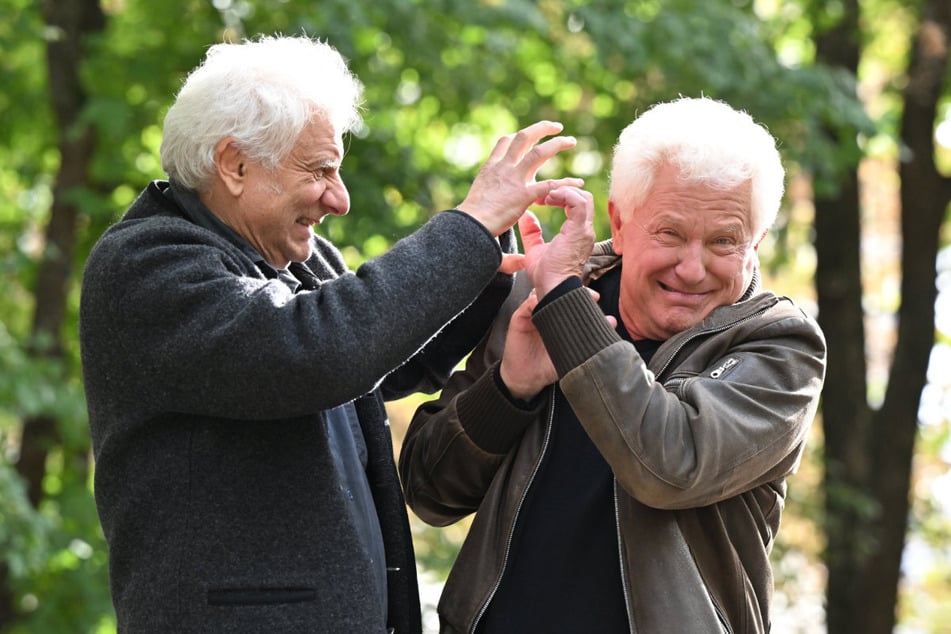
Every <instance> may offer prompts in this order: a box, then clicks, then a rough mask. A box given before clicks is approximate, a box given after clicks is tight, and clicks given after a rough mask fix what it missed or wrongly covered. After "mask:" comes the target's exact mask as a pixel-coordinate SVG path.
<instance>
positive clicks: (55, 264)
mask: <svg viewBox="0 0 951 634" xmlns="http://www.w3.org/2000/svg"><path fill="white" fill-rule="evenodd" d="M43 17H44V20H45V22H46V24H47V25H48V26H49V27H50V28H51V33H52V36H51V38H50V39H49V40H48V44H47V72H48V74H49V95H50V102H51V106H52V110H53V114H54V117H55V119H56V123H57V125H58V128H59V142H58V146H59V147H58V149H59V154H60V169H59V174H58V176H57V179H56V183H55V185H54V186H53V204H52V208H51V210H50V221H49V225H48V226H47V228H46V239H45V248H44V250H43V255H42V260H41V262H40V264H39V270H38V274H37V279H36V287H35V288H34V297H35V305H34V306H35V307H34V311H35V312H34V316H33V327H32V333H31V343H30V352H31V354H33V355H34V356H37V357H46V358H50V359H53V360H61V359H62V358H63V344H62V328H63V324H64V322H65V319H66V298H67V296H68V292H69V284H70V280H71V275H72V266H73V252H74V247H75V243H76V231H77V224H76V221H77V218H78V217H79V214H80V210H79V208H78V206H77V205H76V202H75V197H74V196H72V194H73V193H74V192H75V191H76V190H77V189H78V188H80V187H83V186H85V185H86V183H87V182H88V174H89V165H90V162H91V159H92V155H93V151H94V145H95V137H94V133H93V131H92V130H91V129H90V128H89V127H87V126H86V125H85V124H84V123H83V122H82V120H81V115H82V112H83V108H84V107H85V104H86V94H85V92H84V90H83V88H82V85H81V79H80V63H81V60H82V49H83V41H84V39H85V37H86V36H87V35H88V34H89V33H92V32H96V31H100V30H102V29H103V28H104V27H105V15H104V14H103V12H102V9H101V8H100V6H99V1H98V0H73V1H70V2H62V1H59V0H45V1H44V2H43ZM59 442H60V439H59V433H58V423H57V421H56V420H55V419H54V418H53V417H51V416H45V415H41V416H35V417H31V418H27V419H25V420H24V421H23V434H22V440H21V446H20V458H19V460H18V461H17V464H16V468H17V472H18V473H19V474H20V475H21V476H23V478H24V480H25V481H26V489H27V495H28V497H29V500H30V501H31V502H32V503H33V505H34V506H36V505H38V504H39V502H40V500H41V499H42V496H43V478H44V476H45V474H46V460H47V456H48V455H49V452H50V450H51V449H52V448H53V447H55V446H56V445H57V444H59ZM16 613H17V611H16V606H15V597H14V596H13V592H12V590H11V587H10V579H9V571H8V570H7V569H6V567H0V629H3V628H5V627H6V626H7V625H9V624H11V623H12V622H13V621H14V620H15V619H16Z"/></svg>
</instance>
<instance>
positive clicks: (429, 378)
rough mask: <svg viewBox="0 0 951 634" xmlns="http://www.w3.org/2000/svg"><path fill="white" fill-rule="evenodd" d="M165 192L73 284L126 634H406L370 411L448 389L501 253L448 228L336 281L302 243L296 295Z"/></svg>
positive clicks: (403, 566) (376, 420)
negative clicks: (376, 558)
mask: <svg viewBox="0 0 951 634" xmlns="http://www.w3.org/2000/svg"><path fill="white" fill-rule="evenodd" d="M167 189H168V183H166V182H164V181H156V182H153V183H152V184H150V185H149V186H148V187H147V188H146V189H145V190H144V191H143V192H142V194H141V195H140V196H139V198H138V199H137V200H136V201H135V202H134V203H133V205H132V206H131V207H130V209H129V211H128V213H127V214H126V215H125V217H124V218H123V219H122V220H121V221H120V222H118V223H117V224H116V225H114V226H113V227H111V228H110V229H109V230H108V231H106V232H105V233H104V235H103V236H102V237H101V238H100V240H99V242H98V243H97V245H96V246H95V248H94V249H93V251H92V253H91V254H90V256H89V259H88V261H87V264H86V268H85V272H84V276H83V286H82V295H81V305H80V344H81V352H82V362H83V373H84V381H85V388H86V395H87V401H88V409H89V422H90V429H91V433H92V441H93V448H94V452H95V457H96V473H95V494H96V502H97V506H98V510H99V514H100V518H101V521H102V526H103V530H104V532H105V536H106V539H107V541H108V544H109V554H110V576H111V589H112V594H113V602H114V605H115V609H116V614H117V618H118V625H119V631H120V632H130V633H134V634H143V633H146V634H147V633H151V632H155V633H162V634H170V633H186V632H247V633H252V632H253V633H261V632H269V633H270V632H311V633H312V632H321V633H323V632H360V633H369V632H384V631H386V630H387V629H388V628H393V629H395V631H396V632H397V633H399V634H402V633H404V632H419V631H420V629H421V626H420V609H419V597H418V589H417V582H416V571H415V563H414V555H413V548H412V541H411V536H410V533H409V526H408V522H407V516H406V510H405V506H404V502H403V498H402V495H401V491H400V486H399V481H398V478H397V475H396V469H395V466H394V461H393V447H392V440H391V437H390V431H389V423H388V421H387V418H386V412H385V410H384V407H383V402H384V399H388V398H395V397H399V396H403V395H405V394H408V393H410V392H413V391H427V392H431V391H434V390H436V389H438V388H439V387H441V385H442V384H443V383H444V382H445V380H446V378H447V377H448V375H449V373H450V372H451V370H452V368H453V367H454V366H455V364H456V363H457V362H458V361H459V360H460V359H461V358H462V357H463V356H464V355H465V354H466V353H467V352H468V351H469V350H470V349H471V348H472V347H473V346H474V345H475V344H476V343H477V342H478V340H479V339H480V338H481V336H482V335H483V334H484V333H485V331H486V330H487V328H488V326H489V323H490V321H491V319H492V317H493V316H494V314H495V311H496V310H497V308H498V306H499V305H500V304H501V302H502V301H503V299H504V297H505V295H506V294H507V292H508V290H509V288H510V286H511V279H510V278H509V277H508V276H502V275H497V274H496V271H497V269H498V265H499V262H500V248H499V242H498V241H497V240H496V239H495V238H493V237H492V236H491V235H490V234H489V233H488V232H487V231H486V230H485V229H484V228H483V227H482V226H481V225H480V224H478V223H477V222H475V221H474V220H473V219H471V218H470V217H468V216H467V215H465V214H463V213H461V212H457V211H452V210H450V211H446V212H442V213H440V214H438V215H436V216H435V217H434V218H432V219H431V220H430V221H429V222H428V223H427V224H425V225H424V226H423V227H422V228H421V229H419V230H418V231H416V232H415V233H413V234H412V235H410V236H409V237H407V238H404V239H403V240H401V241H400V242H398V243H397V244H396V245H395V246H394V247H393V249H392V250H391V251H389V252H388V253H386V254H385V255H383V256H381V257H379V258H377V259H375V260H373V261H371V262H368V263H367V264H365V265H363V266H361V267H360V268H359V269H357V270H356V271H348V270H347V268H346V266H345V265H344V262H343V260H342V258H341V256H340V253H339V252H338V251H337V250H336V249H335V248H334V247H333V246H332V245H331V244H330V243H329V242H327V241H325V240H323V239H321V238H319V237H317V236H315V237H314V242H315V246H314V254H313V256H312V257H311V258H310V259H309V260H308V261H307V262H306V263H305V265H293V266H292V272H293V273H294V274H295V276H297V277H298V278H299V279H301V281H302V282H303V284H304V290H302V291H299V292H297V293H296V294H295V293H292V292H291V291H290V290H289V289H288V287H287V286H286V285H285V284H284V283H283V282H281V281H279V280H277V279H268V278H267V277H265V275H264V274H263V273H262V272H261V271H260V270H259V269H258V268H257V267H256V266H255V264H254V262H253V261H252V260H251V259H250V258H248V257H247V255H246V254H245V253H244V252H243V251H242V250H241V249H240V248H238V246H236V245H235V244H234V243H232V242H231V241H229V240H228V239H226V238H225V237H223V236H221V235H218V234H216V233H214V232H212V231H209V230H208V229H205V228H202V227H200V226H197V225H196V224H194V223H193V222H192V221H191V220H189V218H188V217H187V215H186V214H185V213H184V212H183V210H182V209H180V208H179V207H178V206H177V205H176V204H175V203H174V202H173V200H172V199H171V198H170V197H169V196H167V195H166V191H167ZM506 237H507V238H510V237H511V236H510V235H509V236H506ZM504 242H506V243H508V244H510V240H504ZM477 298H478V299H477ZM474 300H475V301H474ZM447 323H448V324H449V325H448V326H447V325H446V324H447ZM434 335H435V336H434ZM346 402H353V403H354V405H355V408H356V411H357V414H358V417H359V423H360V427H361V429H362V433H363V437H364V440H365V443H366V453H367V467H366V471H367V476H368V479H369V482H370V487H371V491H372V493H373V498H374V504H375V506H376V510H377V514H378V516H379V520H380V525H381V529H382V534H383V540H384V545H385V551H386V566H387V570H388V574H387V586H388V594H389V606H388V612H389V615H388V619H387V622H386V623H384V616H383V615H382V614H380V608H379V605H380V603H379V599H378V598H377V597H374V596H370V595H371V594H372V593H370V592H368V591H367V588H370V587H372V581H371V580H372V575H373V567H372V565H371V564H370V562H369V561H368V557H367V556H365V555H366V553H365V552H364V550H365V549H363V548H362V547H361V545H360V543H359V540H358V539H357V536H356V532H357V531H356V530H355V527H354V525H353V521H354V520H353V518H352V516H351V514H350V513H348V512H347V510H346V509H347V508H348V507H347V504H348V502H347V500H346V499H345V493H344V492H343V491H342V490H341V486H340V484H339V482H338V481H337V473H338V472H337V470H335V468H334V459H335V457H334V455H333V452H332V451H331V449H330V443H329V442H328V435H327V433H326V432H327V430H326V425H325V418H324V411H325V410H327V409H330V408H332V407H335V406H337V405H340V404H342V403H346Z"/></svg>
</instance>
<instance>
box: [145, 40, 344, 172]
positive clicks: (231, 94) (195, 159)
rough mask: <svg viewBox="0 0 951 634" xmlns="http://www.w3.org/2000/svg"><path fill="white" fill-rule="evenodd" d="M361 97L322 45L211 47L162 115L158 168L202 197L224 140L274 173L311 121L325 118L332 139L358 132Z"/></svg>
mask: <svg viewBox="0 0 951 634" xmlns="http://www.w3.org/2000/svg"><path fill="white" fill-rule="evenodd" d="M362 94H363V86H362V84H360V82H359V80H358V79H357V78H356V76H354V75H353V73H351V72H350V70H349V68H348V67H347V63H346V61H345V60H344V59H343V57H342V56H341V55H340V53H339V52H337V50H336V49H335V48H333V47H332V46H331V45H329V44H327V43H325V42H321V41H319V40H313V39H311V38H308V37H303V36H299V37H284V36H267V35H265V36H261V37H259V38H258V39H257V40H255V41H248V40H245V41H244V42H241V43H240V44H235V43H226V44H215V45H214V46H212V47H210V48H209V49H208V53H207V55H206V56H205V59H204V61H203V62H202V63H201V64H200V65H199V66H198V67H197V68H195V69H194V70H192V72H191V73H190V74H189V75H188V77H187V79H186V80H185V83H184V85H183V86H182V88H181V90H180V91H179V93H178V96H177V97H176V99H175V103H174V104H173V105H172V107H171V108H170V109H169V111H168V114H166V116H165V124H164V128H163V132H162V147H161V156H162V167H163V169H164V170H165V171H166V173H167V174H168V175H169V177H170V178H173V179H175V180H176V181H178V182H180V183H181V184H182V185H184V186H185V187H187V188H189V189H192V190H195V191H204V190H205V189H206V188H207V186H208V185H209V183H210V179H211V176H212V174H213V172H214V169H215V166H214V155H215V147H216V146H217V144H218V143H219V142H220V141H221V140H222V139H224V138H227V137H234V139H235V143H236V144H237V146H238V147H239V148H240V149H241V150H243V151H244V152H245V153H246V154H247V156H248V158H249V159H250V160H253V161H257V162H260V163H261V164H262V165H264V166H265V167H267V168H272V167H275V166H276V165H277V164H278V163H279V162H280V161H281V160H282V159H283V158H284V157H285V156H287V154H288V153H289V152H290V151H291V150H292V149H293V147H294V144H295V143H296V142H297V139H298V138H299V136H300V133H301V131H302V130H303V129H304V127H305V126H306V125H307V124H308V123H310V122H311V121H312V120H313V119H314V117H315V116H324V117H326V118H327V119H328V121H329V123H330V125H332V126H333V128H334V131H335V132H336V133H337V134H339V135H343V134H345V133H346V132H349V131H350V130H352V129H353V128H354V127H355V126H356V125H358V124H359V122H360V113H359V109H360V105H361V99H362Z"/></svg>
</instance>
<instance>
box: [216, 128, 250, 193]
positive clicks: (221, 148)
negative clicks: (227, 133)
mask: <svg viewBox="0 0 951 634" xmlns="http://www.w3.org/2000/svg"><path fill="white" fill-rule="evenodd" d="M215 168H216V171H217V174H218V178H219V179H220V180H221V182H222V183H223V184H224V186H225V187H226V188H227V189H228V191H229V192H230V193H231V195H232V196H238V195H240V194H241V192H242V191H244V185H245V157H244V153H243V152H242V151H241V150H240V149H239V148H238V147H237V146H236V145H235V143H234V139H233V138H232V137H228V138H225V139H222V140H221V141H219V142H218V145H217V146H215Z"/></svg>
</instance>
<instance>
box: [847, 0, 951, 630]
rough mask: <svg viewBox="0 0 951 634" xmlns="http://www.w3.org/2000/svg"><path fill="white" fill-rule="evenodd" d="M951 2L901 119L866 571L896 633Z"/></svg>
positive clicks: (919, 59) (925, 355)
mask: <svg viewBox="0 0 951 634" xmlns="http://www.w3.org/2000/svg"><path fill="white" fill-rule="evenodd" d="M949 37H951V3H949V2H948V1H947V0H928V2H927V3H926V4H925V6H924V7H923V9H922V18H921V21H920V23H919V25H918V31H917V34H916V36H915V40H914V42H913V44H912V54H911V59H910V64H909V67H908V72H907V84H906V87H905V90H904V91H903V98H904V99H903V101H904V111H903V113H902V122H901V141H902V145H903V148H902V152H901V156H902V160H901V162H900V166H899V175H900V177H901V194H900V200H901V232H902V244H903V249H902V255H901V267H902V283H901V307H900V308H899V311H898V336H897V341H896V347H895V354H894V361H893V363H892V367H891V371H890V373H889V377H888V387H887V390H886V393H885V401H884V403H883V405H882V408H881V409H880V410H879V411H878V412H877V413H876V415H875V419H874V429H875V433H874V436H873V438H874V440H875V443H874V446H873V454H872V455H873V456H874V458H875V463H876V464H877V465H878V468H877V469H875V470H874V471H873V472H872V473H871V474H869V475H870V478H869V482H868V487H869V489H870V490H871V491H872V494H873V496H874V498H875V500H876V503H877V506H878V507H879V509H880V513H879V514H878V516H877V517H876V518H875V519H876V521H875V522H873V523H872V524H871V526H869V530H870V531H871V532H872V536H873V539H874V543H875V544H876V545H877V549H876V550H875V551H874V554H873V556H872V557H870V559H869V561H868V565H867V567H866V570H865V576H864V578H865V580H866V584H865V592H864V594H865V597H866V602H867V605H866V606H865V607H864V609H863V611H862V612H861V613H860V614H859V615H857V616H860V617H861V616H864V618H865V619H867V621H865V622H863V621H861V620H859V621H857V624H858V625H859V626H861V629H860V630H859V631H863V632H868V633H869V634H887V633H888V632H891V631H892V629H893V627H894V625H895V622H896V610H895V606H897V603H898V580H899V578H900V576H901V559H902V552H903V550H904V546H905V535H906V532H907V527H908V519H909V508H910V493H909V492H910V487H911V473H912V461H913V458H914V450H915V439H916V437H917V434H918V406H919V403H920V401H921V392H922V390H923V389H924V387H925V384H926V382H927V369H928V361H929V358H930V355H931V349H932V348H933V346H934V342H935V331H934V324H935V300H936V299H937V287H936V285H935V277H936V269H935V265H936V263H937V257H938V249H939V246H940V235H941V225H942V223H943V222H944V218H945V214H946V210H947V208H948V203H949V202H951V183H949V179H947V178H943V177H942V176H941V175H940V173H939V172H938V170H937V166H936V165H935V147H934V126H935V122H936V121H937V116H938V108H937V106H938V103H939V100H940V98H941V95H942V94H943V93H944V82H945V78H946V77H947V72H948V58H949V51H948V46H949Z"/></svg>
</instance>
